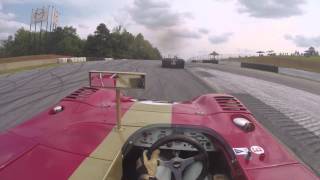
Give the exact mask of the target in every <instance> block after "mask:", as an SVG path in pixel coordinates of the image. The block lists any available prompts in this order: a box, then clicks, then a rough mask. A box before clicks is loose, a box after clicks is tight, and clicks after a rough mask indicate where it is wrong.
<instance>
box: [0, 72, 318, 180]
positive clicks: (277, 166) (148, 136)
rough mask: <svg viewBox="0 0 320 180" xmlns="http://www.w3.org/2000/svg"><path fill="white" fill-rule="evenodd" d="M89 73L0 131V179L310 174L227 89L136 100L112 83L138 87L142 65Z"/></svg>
mask: <svg viewBox="0 0 320 180" xmlns="http://www.w3.org/2000/svg"><path fill="white" fill-rule="evenodd" d="M89 77H90V86H89V87H83V88H80V89H78V90H76V91H74V92H73V93H71V94H70V95H68V96H66V97H65V98H63V99H62V100H61V101H60V102H58V103H57V104H56V105H54V106H52V107H51V108H49V109H47V110H45V111H43V112H42V113H40V114H39V115H37V116H35V117H34V118H32V119H31V120H28V121H26V122H24V123H22V124H21V125H19V126H17V127H15V128H12V129H9V130H7V131H5V132H2V133H1V134H0V179H3V180H21V179H24V180H61V179H62V180H63V179H76V180H82V179H83V180H102V179H106V180H138V179H139V180H141V179H146V180H154V179H158V180H173V179H175V180H231V179H234V180H246V179H249V180H286V179H290V180H293V179H296V180H316V179H319V178H318V177H317V176H316V175H314V174H313V173H312V171H311V170H310V169H309V168H308V167H307V166H305V165H304V164H303V163H301V162H300V161H299V160H298V159H296V157H295V156H294V155H292V154H291V153H290V151H288V150H287V149H286V147H284V146H283V145H282V144H281V143H279V142H278V140H277V139H275V137H274V136H272V135H271V134H270V133H269V132H268V131H267V130H266V129H265V128H264V127H262V125H260V123H259V122H258V121H257V120H256V119H255V118H254V116H253V115H252V113H251V112H249V111H248V109H247V108H246V107H245V106H244V105H243V104H242V103H241V102H240V101H239V100H237V99H236V98H235V97H233V96H230V95H226V94H206V95H202V96H199V97H197V98H195V99H193V100H191V101H186V102H175V103H164V102H155V101H138V100H137V99H134V98H131V97H127V96H123V95H121V94H120V93H119V92H120V89H124V88H144V87H145V74H141V73H120V72H98V71H95V72H90V75H89ZM112 88H115V89H116V90H114V89H112Z"/></svg>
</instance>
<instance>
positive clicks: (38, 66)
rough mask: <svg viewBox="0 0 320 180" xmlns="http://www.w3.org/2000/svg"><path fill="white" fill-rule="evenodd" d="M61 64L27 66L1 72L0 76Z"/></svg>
mask: <svg viewBox="0 0 320 180" xmlns="http://www.w3.org/2000/svg"><path fill="white" fill-rule="evenodd" d="M60 65H61V64H57V63H52V64H42V65H36V66H27V67H22V68H17V69H10V70H6V71H1V72H0V74H13V73H18V72H22V71H27V70H32V69H39V68H50V67H56V66H60Z"/></svg>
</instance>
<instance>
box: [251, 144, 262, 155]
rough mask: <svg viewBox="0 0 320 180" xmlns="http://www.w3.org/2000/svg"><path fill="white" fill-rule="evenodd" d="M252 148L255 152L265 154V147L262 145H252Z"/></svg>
mask: <svg viewBox="0 0 320 180" xmlns="http://www.w3.org/2000/svg"><path fill="white" fill-rule="evenodd" d="M250 150H251V152H253V153H255V154H263V153H264V149H263V148H262V147H260V146H251V147H250Z"/></svg>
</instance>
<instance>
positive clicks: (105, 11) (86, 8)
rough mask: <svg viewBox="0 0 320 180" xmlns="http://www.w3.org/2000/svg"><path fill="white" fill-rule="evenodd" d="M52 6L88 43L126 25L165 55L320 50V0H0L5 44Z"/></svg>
mask: <svg viewBox="0 0 320 180" xmlns="http://www.w3.org/2000/svg"><path fill="white" fill-rule="evenodd" d="M48 5H53V6H55V7H56V8H57V9H58V10H59V12H60V21H59V25H60V26H73V27H75V28H77V32H78V34H79V35H80V37H81V38H83V39H84V38H86V37H87V35H88V34H90V33H93V32H94V30H95V28H96V26H97V25H98V24H99V23H105V24H106V25H107V26H108V28H109V29H112V28H114V27H115V26H117V25H122V26H123V27H125V28H126V29H127V30H128V31H130V32H132V33H134V34H137V33H139V32H141V33H142V34H143V35H144V36H145V38H146V39H148V40H149V41H150V42H151V43H152V44H153V45H154V46H156V47H158V49H159V50H160V51H161V53H162V54H163V55H165V56H166V55H178V56H182V57H192V56H200V55H207V54H209V53H210V52H212V51H216V52H218V53H220V54H224V55H235V56H238V55H250V54H254V53H255V52H256V51H259V50H262V51H267V50H274V51H275V52H277V53H280V52H289V53H291V52H294V51H295V50H298V51H304V50H306V49H307V48H308V47H310V46H314V47H315V48H316V49H317V48H319V47H320V23H319V22H320V19H319V18H320V11H319V10H320V9H319V7H320V1H319V0H201V1H200V0H41V1H40V0H0V40H1V39H6V38H7V36H8V35H12V34H14V32H15V31H16V30H17V29H18V28H20V27H24V28H26V29H29V23H30V16H31V10H32V9H33V8H40V7H43V6H48Z"/></svg>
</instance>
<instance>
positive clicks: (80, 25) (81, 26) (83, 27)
mask: <svg viewBox="0 0 320 180" xmlns="http://www.w3.org/2000/svg"><path fill="white" fill-rule="evenodd" d="M78 27H79V28H80V29H89V28H90V27H89V26H87V25H85V24H78Z"/></svg>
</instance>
